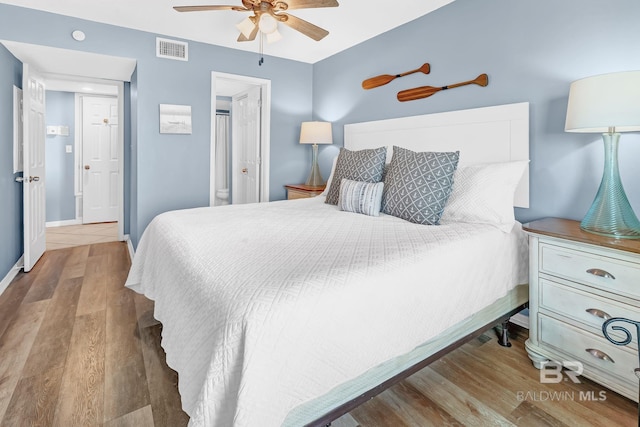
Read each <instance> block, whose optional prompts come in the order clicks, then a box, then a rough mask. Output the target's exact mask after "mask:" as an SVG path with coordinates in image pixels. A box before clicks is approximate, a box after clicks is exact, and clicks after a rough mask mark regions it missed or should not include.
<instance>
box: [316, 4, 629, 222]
mask: <svg viewBox="0 0 640 427" xmlns="http://www.w3.org/2000/svg"><path fill="white" fill-rule="evenodd" d="M639 18H640V2H639V1H638V0H617V1H615V2H606V1H601V0H565V1H554V0H540V1H513V0H483V1H477V0H456V1H454V2H453V3H450V4H449V5H447V6H445V7H443V8H441V9H439V10H437V11H435V12H433V13H431V14H429V15H427V16H424V17H421V18H419V19H417V20H415V21H413V22H410V23H408V24H406V25H403V26H402V27H400V28H397V29H394V30H391V31H389V32H387V33H385V34H382V35H380V36H378V37H376V38H374V39H371V40H369V41H367V42H364V43H362V44H360V45H358V46H355V47H353V48H351V49H349V50H346V51H344V52H341V53H339V54H337V55H334V56H332V57H330V58H328V59H326V60H324V61H321V62H319V63H316V64H315V65H314V69H313V74H314V87H313V114H314V118H315V119H318V120H329V121H333V122H334V126H333V131H334V139H335V140H336V141H337V142H338V144H341V143H342V140H343V135H342V131H343V128H342V125H344V124H346V123H354V122H362V121H369V120H377V119H384V118H394V117H404V116H412V115H418V114H427V113H433V112H441V111H450V110H457V109H467V108H476V107H483V106H489V105H498V104H507V103H512V102H523V101H528V102H529V103H530V109H531V110H530V111H531V115H530V120H531V122H530V135H531V138H530V155H531V175H530V177H531V208H530V209H518V210H517V211H516V216H517V217H518V219H519V220H521V221H528V220H530V219H536V218H540V217H545V216H558V217H565V218H572V219H582V217H583V216H584V215H585V214H586V212H587V210H588V208H589V206H590V205H591V202H592V201H593V197H594V196H595V193H596V191H597V188H598V185H599V183H600V178H601V177H602V169H603V164H604V159H603V147H602V142H601V141H602V138H601V137H600V135H597V134H569V133H565V132H564V119H565V115H566V108H567V96H568V93H569V84H570V83H571V82H572V81H573V80H576V79H579V78H582V77H587V76H591V75H595V74H602V73H608V72H614V71H626V70H640V25H639V24H638V19H639ZM424 62H429V63H430V64H431V73H430V74H429V75H426V76H425V75H424V74H414V75H411V76H406V77H403V78H402V79H398V80H396V81H394V82H392V83H390V84H388V85H386V86H383V87H380V88H376V89H373V90H368V91H365V90H363V89H362V88H361V86H360V85H361V82H362V80H364V79H366V78H368V77H372V76H376V75H379V74H396V73H400V72H403V71H406V70H412V69H415V68H418V67H419V66H420V65H422V64H423V63H424ZM336 70H339V71H336ZM480 73H487V74H488V75H489V86H487V87H484V88H483V87H479V86H475V85H474V86H465V87H461V88H457V89H452V90H449V91H446V92H441V93H437V94H435V95H433V96H432V97H429V98H426V99H422V100H418V101H410V102H405V103H401V102H398V101H397V100H396V93H397V92H398V91H399V90H403V89H407V88H412V87H416V86H423V85H430V86H443V85H446V84H451V83H456V82H461V81H466V80H470V79H473V78H475V77H476V76H477V75H478V74H480ZM328 148H329V147H328ZM330 150H335V147H330ZM325 151H326V149H325ZM320 157H321V158H320V161H321V167H322V172H323V175H325V176H326V175H327V174H328V171H329V169H330V162H329V157H330V156H329V155H325V156H324V157H323V156H322V155H321V156H320ZM639 160H640V135H639V134H637V133H628V134H623V135H622V140H621V144H620V170H621V175H622V179H623V182H624V184H625V188H626V190H627V195H628V197H629V200H630V202H631V204H632V205H633V207H634V210H635V212H636V213H637V214H640V168H638V167H637V164H638V161H639Z"/></svg>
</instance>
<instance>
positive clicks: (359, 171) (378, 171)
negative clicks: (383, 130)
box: [325, 147, 387, 205]
mask: <svg viewBox="0 0 640 427" xmlns="http://www.w3.org/2000/svg"><path fill="white" fill-rule="evenodd" d="M386 158H387V147H380V148H371V149H367V150H359V151H350V150H347V149H346V148H340V154H338V160H337V161H336V167H335V170H334V172H333V179H332V180H331V186H330V187H329V190H328V191H327V198H326V200H325V203H329V204H330V205H337V204H338V200H339V198H340V184H341V183H342V179H343V178H345V179H350V180H352V181H362V182H380V181H382V171H383V170H384V162H385V160H386Z"/></svg>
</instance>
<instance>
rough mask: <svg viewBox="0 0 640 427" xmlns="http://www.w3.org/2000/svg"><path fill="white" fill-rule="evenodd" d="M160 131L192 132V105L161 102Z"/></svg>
mask: <svg viewBox="0 0 640 427" xmlns="http://www.w3.org/2000/svg"><path fill="white" fill-rule="evenodd" d="M160 133H177V134H190V133H191V106H190V105H172V104H160Z"/></svg>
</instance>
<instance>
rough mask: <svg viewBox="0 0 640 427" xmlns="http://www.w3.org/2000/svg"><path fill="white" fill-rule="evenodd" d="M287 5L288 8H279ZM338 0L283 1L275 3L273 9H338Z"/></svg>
mask: <svg viewBox="0 0 640 427" xmlns="http://www.w3.org/2000/svg"><path fill="white" fill-rule="evenodd" d="M282 3H285V4H286V5H287V7H278V4H282ZM338 6H339V4H338V2H337V1H336V0H283V1H275V2H274V3H273V7H274V9H276V10H293V9H315V8H318V7H338Z"/></svg>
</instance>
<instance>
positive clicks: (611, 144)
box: [580, 133, 640, 239]
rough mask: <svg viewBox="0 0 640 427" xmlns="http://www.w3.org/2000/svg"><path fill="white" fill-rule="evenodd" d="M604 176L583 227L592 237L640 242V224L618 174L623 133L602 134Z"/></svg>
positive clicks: (582, 223) (583, 221)
mask: <svg viewBox="0 0 640 427" xmlns="http://www.w3.org/2000/svg"><path fill="white" fill-rule="evenodd" d="M602 139H603V141H604V172H603V175H602V181H601V182H600V188H598V193H597V194H596V198H595V199H594V201H593V204H592V205H591V208H590V209H589V211H588V212H587V215H586V216H585V217H584V219H583V220H582V222H581V223H580V228H581V229H583V230H584V231H587V232H589V233H595V234H599V235H601V236H607V237H613V238H616V239H640V221H638V218H637V217H636V215H635V213H634V212H633V209H632V208H631V204H629V200H628V199H627V195H626V193H625V192H624V188H623V186H622V181H621V180H620V172H619V170H618V143H619V141H620V134H619V133H604V134H602Z"/></svg>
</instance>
